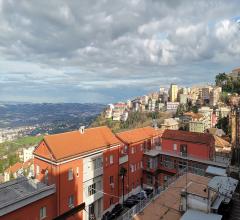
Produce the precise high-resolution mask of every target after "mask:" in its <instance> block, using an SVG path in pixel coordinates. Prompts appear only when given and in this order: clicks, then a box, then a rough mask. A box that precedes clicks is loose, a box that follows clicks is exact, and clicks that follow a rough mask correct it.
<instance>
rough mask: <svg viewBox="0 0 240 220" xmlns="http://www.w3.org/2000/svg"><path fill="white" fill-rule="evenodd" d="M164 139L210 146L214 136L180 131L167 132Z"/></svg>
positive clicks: (163, 136) (164, 133)
mask: <svg viewBox="0 0 240 220" xmlns="http://www.w3.org/2000/svg"><path fill="white" fill-rule="evenodd" d="M162 138H163V139H172V140H180V141H187V142H194V143H201V144H210V143H211V141H213V135H212V134H208V133H198V132H189V131H180V130H177V131H176V130H165V131H164V132H163V135H162Z"/></svg>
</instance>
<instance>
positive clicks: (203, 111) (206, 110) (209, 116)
mask: <svg viewBox="0 0 240 220" xmlns="http://www.w3.org/2000/svg"><path fill="white" fill-rule="evenodd" d="M198 112H199V113H200V114H202V115H204V116H205V118H206V120H207V127H206V128H211V127H212V114H213V109H211V108H209V107H206V106H203V107H201V108H200V109H198Z"/></svg>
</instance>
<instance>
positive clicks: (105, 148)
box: [34, 126, 121, 219]
mask: <svg viewBox="0 0 240 220" xmlns="http://www.w3.org/2000/svg"><path fill="white" fill-rule="evenodd" d="M120 145H121V142H120V141H119V140H118V139H117V138H116V137H115V135H114V134H113V133H112V132H111V130H110V129H109V128H108V127H105V126H103V127H97V128H89V129H84V127H81V128H80V129H79V130H78V131H72V132H66V133H62V134H56V135H49V136H45V137H44V139H43V141H42V142H41V143H40V144H39V146H38V147H37V148H36V150H35V151H34V158H35V159H34V164H35V174H36V178H37V179H38V180H40V181H43V182H45V183H46V184H53V183H54V184H56V201H57V205H56V209H57V215H60V214H63V213H65V212H66V211H68V210H70V209H71V208H73V207H74V206H76V205H79V204H81V203H82V202H85V204H86V212H83V211H82V212H80V213H79V214H78V215H77V216H75V218H77V219H88V215H90V214H91V215H94V216H95V217H96V218H99V217H100V216H101V215H102V212H103V210H104V209H107V208H109V206H110V204H109V203H108V201H107V199H108V198H105V197H104V194H103V191H104V192H105V191H106V192H109V193H110V192H111V193H112V194H116V196H118V191H117V190H114V191H113V192H112V191H111V189H109V188H110V186H109V184H107V180H106V178H108V176H111V175H113V176H116V175H118V172H117V166H116V164H117V163H118V154H117V153H116V152H118V150H115V149H118V147H120ZM105 168H106V169H105ZM114 202H116V201H112V204H113V203H114Z"/></svg>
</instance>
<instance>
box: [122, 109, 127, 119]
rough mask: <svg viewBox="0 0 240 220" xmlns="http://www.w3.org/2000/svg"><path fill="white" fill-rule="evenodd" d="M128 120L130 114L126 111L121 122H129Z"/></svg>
mask: <svg viewBox="0 0 240 220" xmlns="http://www.w3.org/2000/svg"><path fill="white" fill-rule="evenodd" d="M127 119H128V112H127V111H125V112H123V114H122V115H121V121H127Z"/></svg>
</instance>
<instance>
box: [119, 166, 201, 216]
mask: <svg viewBox="0 0 240 220" xmlns="http://www.w3.org/2000/svg"><path fill="white" fill-rule="evenodd" d="M186 173H193V174H197V175H201V176H204V175H205V170H203V169H199V168H195V167H191V166H187V167H185V168H183V169H182V170H180V171H179V172H178V173H177V174H176V175H174V176H172V177H171V178H168V180H167V181H166V182H165V183H164V186H160V187H158V188H157V189H155V190H154V191H153V193H152V194H150V195H149V196H148V198H146V199H144V200H140V202H139V203H138V204H137V205H135V206H133V207H132V208H131V209H129V210H128V211H127V212H125V213H123V214H122V215H121V216H119V217H118V218H117V219H116V220H131V219H133V217H134V216H135V215H137V214H138V213H141V212H142V211H143V209H144V208H145V207H146V206H147V205H148V204H150V203H151V202H152V201H153V200H155V199H156V198H158V197H159V196H160V195H161V193H162V192H163V191H164V190H165V189H167V188H168V187H169V186H170V185H171V184H172V183H174V182H175V181H176V179H178V178H179V177H180V176H183V175H184V174H186Z"/></svg>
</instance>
